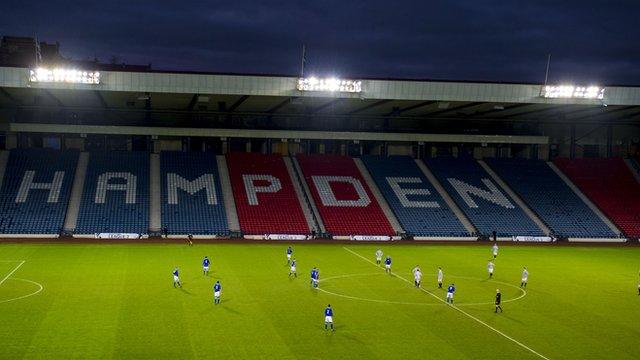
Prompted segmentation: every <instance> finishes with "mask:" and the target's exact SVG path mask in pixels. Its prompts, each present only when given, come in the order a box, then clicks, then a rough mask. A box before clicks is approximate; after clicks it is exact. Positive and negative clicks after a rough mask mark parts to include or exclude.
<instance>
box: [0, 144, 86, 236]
mask: <svg viewBox="0 0 640 360" xmlns="http://www.w3.org/2000/svg"><path fill="white" fill-rule="evenodd" d="M78 154H79V153H78V152H77V151H65V152H60V151H55V150H48V149H25V150H18V149H14V150H11V152H10V155H9V160H8V162H7V167H6V170H5V177H4V181H3V183H2V189H1V190H0V233H1V234H58V233H59V232H60V230H61V229H62V226H63V224H64V218H65V214H66V209H67V205H68V202H69V196H70V194H71V185H72V184H73V177H74V175H75V169H76V164H77V162H78Z"/></svg>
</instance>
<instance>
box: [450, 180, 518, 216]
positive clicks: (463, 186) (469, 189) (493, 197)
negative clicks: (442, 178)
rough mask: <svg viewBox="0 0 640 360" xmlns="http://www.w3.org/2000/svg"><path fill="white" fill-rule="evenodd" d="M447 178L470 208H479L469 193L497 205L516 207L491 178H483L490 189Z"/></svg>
mask: <svg viewBox="0 0 640 360" xmlns="http://www.w3.org/2000/svg"><path fill="white" fill-rule="evenodd" d="M447 180H449V183H451V185H452V186H453V188H454V189H456V191H457V192H458V194H460V197H461V198H462V200H464V202H465V203H467V206H469V207H470V208H477V207H478V204H476V202H475V201H474V200H473V199H472V198H471V196H469V194H472V195H475V196H477V197H479V198H482V199H485V200H487V201H490V202H492V203H494V204H496V205H499V206H502V207H503V208H507V209H513V208H515V206H513V204H511V202H510V201H509V199H507V197H506V196H504V194H503V193H501V192H500V190H498V188H496V186H495V185H493V183H492V182H491V181H489V179H482V182H483V183H484V184H485V185H486V186H487V188H488V189H489V191H487V190H483V189H480V188H477V187H475V186H473V185H470V184H467V183H465V182H463V181H460V180H458V179H454V178H448V179H447Z"/></svg>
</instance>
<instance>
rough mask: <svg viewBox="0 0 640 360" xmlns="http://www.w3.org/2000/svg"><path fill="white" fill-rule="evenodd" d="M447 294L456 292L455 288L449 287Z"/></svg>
mask: <svg viewBox="0 0 640 360" xmlns="http://www.w3.org/2000/svg"><path fill="white" fill-rule="evenodd" d="M447 292H448V293H451V294H453V293H454V292H456V287H455V286H452V285H449V287H448V288H447Z"/></svg>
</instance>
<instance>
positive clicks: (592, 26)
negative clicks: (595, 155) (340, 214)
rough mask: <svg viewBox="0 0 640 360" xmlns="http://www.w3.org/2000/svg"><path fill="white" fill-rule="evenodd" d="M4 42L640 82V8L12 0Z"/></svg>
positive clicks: (444, 75)
mask: <svg viewBox="0 0 640 360" xmlns="http://www.w3.org/2000/svg"><path fill="white" fill-rule="evenodd" d="M0 34H3V35H21V36H33V35H37V36H38V38H39V39H40V40H43V41H49V42H53V41H59V42H60V43H61V46H62V52H63V54H64V55H65V56H70V57H73V58H80V59H82V58H93V57H94V56H97V57H98V58H100V59H101V60H103V61H108V59H109V58H111V57H112V56H114V55H115V56H118V57H119V58H120V59H121V60H123V61H126V62H127V63H138V64H147V63H152V64H153V68H155V69H162V70H190V71H210V72H239V73H271V74H297V73H298V72H299V67H300V64H299V63H300V53H301V44H302V43H303V42H304V43H306V44H307V48H308V52H307V59H308V64H307V65H308V66H307V73H308V74H310V73H314V74H318V75H337V76H345V77H382V78H421V79H446V80H483V81H506V82H541V81H543V79H544V70H545V63H546V56H547V54H548V53H551V54H552V58H551V72H550V79H551V81H552V82H560V81H571V82H576V83H584V84H589V83H597V84H603V85H604V84H606V85H612V84H620V85H625V84H626V85H640V0H629V1H622V0H580V1H575V0H527V1H520V0H510V1H506V0H444V1H441V0H422V1H405V0H401V1H398V0H396V1H394V0H369V1H362V2H360V1H350V0H342V1H322V0H315V1H308V0H297V1H272V2H265V1H258V0H227V1H213V0H212V1H190V2H189V1H176V0H156V1H147V0H129V1H109V0H101V1H92V0H86V1H82V2H80V1H77V2H73V3H67V2H62V1H24V0H19V1H16V0H3V1H2V6H1V10H0Z"/></svg>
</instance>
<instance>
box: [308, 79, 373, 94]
mask: <svg viewBox="0 0 640 360" xmlns="http://www.w3.org/2000/svg"><path fill="white" fill-rule="evenodd" d="M297 89H298V90H300V91H337V92H347V93H359V92H362V81H360V80H347V79H338V78H326V79H323V78H317V77H308V78H299V79H298V86H297Z"/></svg>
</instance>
